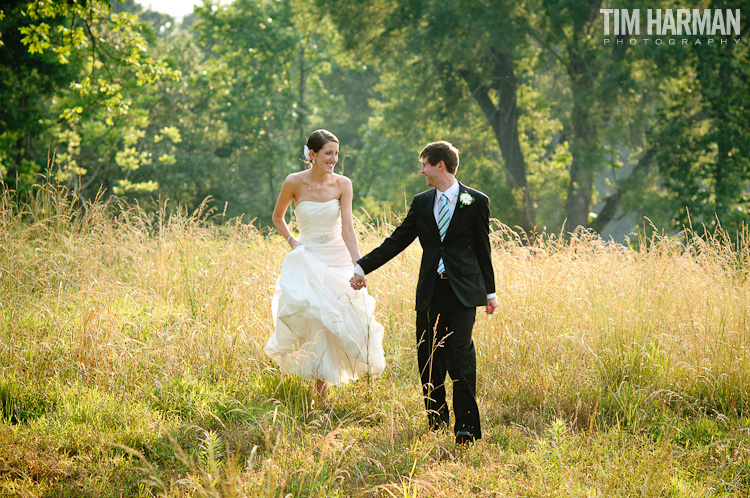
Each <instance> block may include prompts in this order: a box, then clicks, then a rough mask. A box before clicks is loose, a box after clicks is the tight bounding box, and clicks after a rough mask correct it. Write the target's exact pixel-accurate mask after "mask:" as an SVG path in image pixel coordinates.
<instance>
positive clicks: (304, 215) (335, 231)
mask: <svg viewBox="0 0 750 498" xmlns="http://www.w3.org/2000/svg"><path fill="white" fill-rule="evenodd" d="M294 215H295V217H296V218H297V226H298V227H299V234H300V242H302V243H303V244H310V243H318V244H325V243H328V242H330V241H332V240H333V239H335V238H337V237H340V236H341V209H340V204H339V200H338V199H331V200H330V201H324V202H317V201H302V202H300V203H299V204H298V205H297V208H296V209H295V211H294Z"/></svg>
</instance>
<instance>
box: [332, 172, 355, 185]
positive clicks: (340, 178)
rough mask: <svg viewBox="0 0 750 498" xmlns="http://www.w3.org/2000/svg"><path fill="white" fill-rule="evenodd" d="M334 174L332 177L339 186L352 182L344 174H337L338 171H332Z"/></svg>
mask: <svg viewBox="0 0 750 498" xmlns="http://www.w3.org/2000/svg"><path fill="white" fill-rule="evenodd" d="M334 175H335V176H334V178H335V179H336V183H337V184H338V185H339V186H340V187H343V186H346V185H351V184H352V181H351V180H350V179H349V178H348V177H346V176H344V175H339V174H338V173H334Z"/></svg>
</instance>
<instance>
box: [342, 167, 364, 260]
mask: <svg viewBox="0 0 750 498" xmlns="http://www.w3.org/2000/svg"><path fill="white" fill-rule="evenodd" d="M339 182H340V184H341V201H340V205H341V237H342V238H343V239H344V243H345V244H346V248H347V249H349V254H350V255H351V257H352V263H356V262H357V261H359V260H360V258H361V256H360V254H359V245H358V244H357V234H356V233H355V232H354V222H353V220H352V197H353V195H354V194H353V193H352V181H351V180H350V179H349V178H347V177H345V176H342V177H341V179H340V180H339Z"/></svg>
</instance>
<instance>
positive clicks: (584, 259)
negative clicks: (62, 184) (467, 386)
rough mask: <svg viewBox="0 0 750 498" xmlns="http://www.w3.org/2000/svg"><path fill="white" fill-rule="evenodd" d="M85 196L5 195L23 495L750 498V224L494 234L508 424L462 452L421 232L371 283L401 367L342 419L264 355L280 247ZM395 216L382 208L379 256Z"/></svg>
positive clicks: (243, 230) (498, 412) (371, 229)
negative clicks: (747, 229) (425, 387)
mask: <svg viewBox="0 0 750 498" xmlns="http://www.w3.org/2000/svg"><path fill="white" fill-rule="evenodd" d="M70 199H71V198H70V197H69V196H67V194H66V193H65V191H64V190H62V189H55V188H52V187H45V188H41V189H40V190H39V191H38V193H37V194H36V195H35V196H34V197H33V198H31V199H26V200H25V201H23V202H22V201H21V200H20V199H19V198H18V197H17V196H16V195H15V194H13V193H12V192H5V193H4V195H3V196H2V198H1V199H0V209H1V211H0V309H2V315H1V316H0V337H2V341H1V343H0V346H1V347H0V368H2V376H1V377H0V416H1V417H2V423H0V496H153V495H166V496H286V495H291V496H474V495H485V496H519V495H520V496H635V495H638V496H654V495H661V494H665V495H669V496H705V495H706V494H711V495H712V496H745V495H746V494H747V493H748V492H750V474H749V471H750V468H749V467H750V437H749V435H748V430H749V429H748V427H749V426H750V409H749V407H748V401H749V400H750V387H749V386H748V379H747V376H748V372H750V363H749V361H750V360H749V359H748V346H749V344H750V338H749V337H748V316H749V314H750V309H748V288H749V287H750V283H748V278H747V277H748V266H747V264H748V260H749V259H750V258H748V256H749V254H748V252H749V251H750V250H749V249H748V244H747V242H748V239H747V234H741V237H740V240H739V241H738V242H737V243H735V244H732V243H731V242H729V241H727V240H724V238H723V237H722V235H721V234H718V235H717V236H716V237H714V238H703V239H702V238H698V237H695V236H693V235H692V234H690V233H685V234H680V235H679V236H649V237H645V236H642V237H641V238H640V239H639V241H638V249H637V250H636V249H633V248H630V247H626V246H623V245H621V244H616V243H606V242H603V241H601V240H599V239H598V238H597V237H594V236H592V235H589V234H586V233H580V234H579V235H578V237H575V238H574V239H573V240H571V241H562V240H559V239H558V238H555V237H548V238H542V239H541V240H539V241H538V243H537V244H536V245H535V246H534V247H528V246H524V245H522V244H520V243H518V242H517V241H516V239H515V238H514V237H513V236H512V232H511V231H510V230H508V229H507V228H506V227H503V226H501V225H499V224H494V225H493V233H492V241H493V247H494V255H493V256H494V264H495V269H496V282H497V293H498V301H499V303H500V307H499V309H498V311H497V312H496V314H495V315H494V316H492V317H487V316H485V315H484V313H483V312H481V309H480V311H479V312H478V315H477V324H476V327H475V335H474V338H475V342H476V345H477V351H478V367H479V379H478V398H479V403H480V407H481V409H482V412H483V413H482V414H483V423H484V433H485V438H484V439H483V440H482V441H481V442H480V443H478V444H476V445H474V446H471V447H469V448H457V447H455V445H454V444H453V440H452V438H451V436H450V435H447V434H431V433H428V432H427V431H426V424H425V416H424V414H423V405H422V401H421V399H420V397H419V388H418V376H417V372H416V354H415V346H414V335H415V334H414V325H413V324H414V311H413V304H414V301H413V296H414V286H415V283H416V279H417V272H418V265H419V256H420V250H419V247H418V245H417V244H415V245H413V246H411V247H410V248H409V249H408V250H407V251H405V252H404V253H403V254H402V255H400V256H398V257H397V258H396V259H394V261H392V262H391V263H389V264H388V265H386V266H385V267H383V268H382V269H380V270H378V271H377V272H375V273H374V274H372V275H371V276H369V277H368V283H369V289H370V292H371V293H372V294H373V295H374V296H375V297H376V298H377V304H378V308H377V311H376V313H377V317H378V319H379V321H380V322H381V323H382V324H383V325H384V327H385V337H386V339H385V341H386V342H385V350H386V360H387V363H388V365H387V368H386V371H385V373H384V374H383V376H382V378H379V379H375V380H372V381H367V380H361V381H359V382H356V383H353V384H350V385H349V386H347V387H344V388H334V389H332V391H331V397H332V400H333V407H334V408H333V411H332V412H330V413H328V412H325V411H322V410H320V409H319V407H318V406H317V405H316V404H315V403H314V396H313V395H312V388H311V386H310V385H309V383H306V382H303V381H300V380H298V379H295V378H290V377H284V376H281V375H280V374H279V372H278V370H277V369H276V368H275V365H274V364H273V362H272V361H270V360H269V359H268V358H267V357H266V356H265V354H264V353H263V351H262V348H263V346H264V345H265V342H266V340H267V338H268V336H269V335H270V334H271V332H272V319H271V306H270V302H271V296H272V294H273V290H274V285H275V281H276V277H277V275H278V272H279V269H280V266H281V261H282V259H283V257H284V255H285V253H286V251H287V246H286V244H285V242H284V241H283V239H281V237H278V236H276V235H267V234H263V233H261V232H259V231H258V230H257V229H255V228H253V227H252V226H251V225H248V224H244V223H241V222H239V221H236V220H235V221H231V222H226V223H222V224H217V223H212V222H210V218H211V216H212V213H211V211H210V210H208V209H202V210H199V211H198V212H196V213H185V212H182V213H181V212H179V210H178V211H176V212H173V211H170V210H168V209H166V207H165V206H161V207H159V208H157V209H156V210H152V211H149V212H146V211H143V210H140V209H138V207H134V206H122V205H118V204H117V203H114V202H110V203H104V202H101V201H98V202H95V203H93V204H91V205H89V206H87V208H86V209H85V210H83V209H81V208H80V206H79V205H78V204H76V203H75V202H73V201H71V200H70ZM362 219H366V217H363V218H362ZM391 228H392V227H390V226H389V225H387V224H385V223H381V222H378V223H372V222H369V221H367V222H360V223H359V224H358V229H359V232H360V246H361V249H362V252H363V253H364V252H366V251H368V250H369V249H371V248H373V247H375V246H376V245H377V244H378V243H379V241H380V240H382V239H383V238H384V237H385V236H386V235H387V234H388V233H389V232H390V230H391Z"/></svg>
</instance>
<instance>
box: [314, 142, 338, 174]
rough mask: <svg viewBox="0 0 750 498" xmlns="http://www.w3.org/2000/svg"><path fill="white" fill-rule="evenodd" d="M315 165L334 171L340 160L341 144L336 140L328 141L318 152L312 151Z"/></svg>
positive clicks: (330, 171) (328, 171)
mask: <svg viewBox="0 0 750 498" xmlns="http://www.w3.org/2000/svg"><path fill="white" fill-rule="evenodd" d="M311 154H313V160H314V162H315V164H314V166H317V167H320V168H324V169H325V170H326V172H327V173H333V168H334V166H336V163H337V162H339V144H338V143H336V142H328V143H326V144H325V145H324V146H323V147H322V148H321V149H320V150H319V151H318V152H314V151H313V152H312V153H311Z"/></svg>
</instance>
